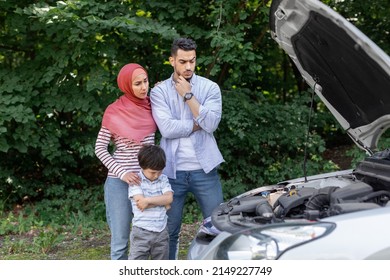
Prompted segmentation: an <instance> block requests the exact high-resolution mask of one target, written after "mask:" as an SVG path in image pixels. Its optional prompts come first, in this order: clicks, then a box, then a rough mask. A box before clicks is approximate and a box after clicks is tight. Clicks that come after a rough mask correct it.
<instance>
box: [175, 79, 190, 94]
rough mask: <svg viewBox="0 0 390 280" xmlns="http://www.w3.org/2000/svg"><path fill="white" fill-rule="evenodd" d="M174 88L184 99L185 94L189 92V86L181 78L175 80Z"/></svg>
mask: <svg viewBox="0 0 390 280" xmlns="http://www.w3.org/2000/svg"><path fill="white" fill-rule="evenodd" d="M175 88H176V90H177V92H178V93H179V95H180V96H181V97H184V94H186V93H187V92H191V84H190V83H189V82H188V81H187V80H186V79H185V78H184V77H183V76H179V78H177V80H176V81H175Z"/></svg>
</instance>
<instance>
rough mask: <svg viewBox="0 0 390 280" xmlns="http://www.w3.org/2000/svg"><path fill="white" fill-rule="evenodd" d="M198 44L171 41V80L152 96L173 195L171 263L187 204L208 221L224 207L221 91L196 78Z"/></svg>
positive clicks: (161, 85)
mask: <svg viewBox="0 0 390 280" xmlns="http://www.w3.org/2000/svg"><path fill="white" fill-rule="evenodd" d="M196 47H197V46H196V43H195V42H194V41H193V40H192V39H189V38H179V39H176V40H174V41H173V44H172V48H171V56H170V57H169V62H170V64H171V65H172V67H173V74H172V75H171V77H170V78H169V79H167V80H165V81H163V82H161V83H160V84H158V85H156V86H155V87H154V88H153V89H152V90H151V94H150V98H151V102H152V113H153V118H154V120H155V121H156V124H157V126H158V128H159V131H160V133H161V135H162V138H161V143H160V146H161V147H162V148H163V149H164V151H165V154H166V156H167V164H166V167H165V169H164V171H163V173H164V174H166V175H167V176H168V178H169V182H170V184H171V187H172V190H173V192H174V196H173V202H172V205H171V209H170V210H169V211H168V212H167V214H168V230H169V237H170V245H169V258H170V259H176V258H177V251H178V242H179V233H180V229H181V222H182V215H183V208H184V203H185V199H186V196H187V193H188V192H191V193H193V194H194V196H195V198H196V200H197V202H198V203H199V206H200V208H201V211H202V215H203V217H204V218H207V217H209V216H210V215H211V213H212V211H213V210H214V208H215V207H217V206H218V205H219V204H220V203H222V202H223V194H222V186H221V182H220V179H219V175H218V171H217V168H218V166H219V165H220V164H221V163H222V162H224V159H223V157H222V154H221V152H220V151H219V149H218V146H217V142H216V140H215V138H214V135H213V132H214V131H215V130H216V129H217V128H218V124H219V122H220V121H221V115H222V98H221V90H220V88H219V86H218V85H217V84H216V83H214V82H213V81H211V80H209V79H206V78H204V77H201V76H198V75H196V74H195V73H194V71H195V66H196Z"/></svg>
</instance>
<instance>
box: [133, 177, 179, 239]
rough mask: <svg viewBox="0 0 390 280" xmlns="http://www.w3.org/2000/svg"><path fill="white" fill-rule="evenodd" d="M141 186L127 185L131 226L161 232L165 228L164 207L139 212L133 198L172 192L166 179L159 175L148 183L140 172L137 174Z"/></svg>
mask: <svg viewBox="0 0 390 280" xmlns="http://www.w3.org/2000/svg"><path fill="white" fill-rule="evenodd" d="M139 176H140V178H141V185H140V186H137V185H129V199H131V204H132V206H133V214H134V217H133V221H132V224H133V226H136V227H139V228H143V229H146V230H149V231H153V232H162V231H163V230H164V229H165V227H166V226H167V220H168V216H167V215H166V213H167V211H166V209H165V206H154V207H151V208H146V209H144V211H141V210H139V208H138V207H137V204H136V202H135V201H134V199H132V198H133V196H135V195H137V194H140V195H143V196H144V197H151V196H160V195H163V194H164V193H166V192H173V190H172V188H171V185H170V184H169V180H168V177H167V176H166V175H164V174H161V175H160V177H159V178H157V179H156V180H154V181H150V180H149V179H148V178H146V177H145V175H144V174H143V173H142V171H140V172H139Z"/></svg>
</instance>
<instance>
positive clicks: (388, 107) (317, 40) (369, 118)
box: [270, 0, 390, 154]
mask: <svg viewBox="0 0 390 280" xmlns="http://www.w3.org/2000/svg"><path fill="white" fill-rule="evenodd" d="M270 27H271V35H272V38H273V39H274V40H275V41H276V42H277V43H278V44H279V46H280V47H281V48H282V49H283V50H284V51H285V52H286V53H287V54H288V55H289V56H290V58H291V59H292V61H293V62H294V63H295V65H296V66H297V68H298V70H299V71H300V73H301V74H302V76H303V78H304V79H305V81H306V82H307V83H308V85H309V86H310V87H311V88H312V89H313V90H314V91H315V93H316V94H317V95H318V96H319V97H320V99H321V100H322V101H323V102H324V103H325V105H326V106H327V107H328V109H329V110H330V111H331V113H332V114H333V115H334V116H335V118H336V119H337V121H338V122H339V123H340V125H341V126H342V128H343V129H344V130H345V131H346V132H347V133H348V135H349V136H350V137H351V138H352V139H353V141H354V142H355V143H356V144H357V145H358V146H359V147H360V148H362V149H364V150H366V151H367V152H368V153H370V154H372V152H373V150H375V149H376V145H377V142H378V139H379V137H380V136H381V134H382V133H383V132H384V131H385V130H386V129H387V128H388V127H389V126H390V58H389V56H388V55H387V54H386V53H385V52H383V51H382V50H381V49H380V48H379V47H378V46H377V45H376V44H375V43H373V42H372V41H371V40H370V39H369V38H368V37H367V36H365V35H364V34H363V33H362V32H361V31H359V30H358V29H357V28H356V27H355V26H354V25H352V24H351V23H350V22H348V21H347V20H346V19H345V18H343V17H342V16H341V15H339V14H338V13H336V12H335V11H334V10H332V9H331V8H329V7H328V6H326V5H324V4H323V3H322V2H320V1H316V0H274V1H273V2H272V6H271V11H270Z"/></svg>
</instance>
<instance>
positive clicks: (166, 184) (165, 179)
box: [161, 175, 173, 193]
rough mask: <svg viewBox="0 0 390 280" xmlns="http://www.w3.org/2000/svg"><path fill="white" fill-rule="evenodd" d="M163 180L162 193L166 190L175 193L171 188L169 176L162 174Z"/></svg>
mask: <svg viewBox="0 0 390 280" xmlns="http://www.w3.org/2000/svg"><path fill="white" fill-rule="evenodd" d="M161 181H162V188H161V192H162V193H166V192H172V193H173V190H172V188H171V184H169V179H168V177H167V176H165V175H164V176H162V177H161Z"/></svg>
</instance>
